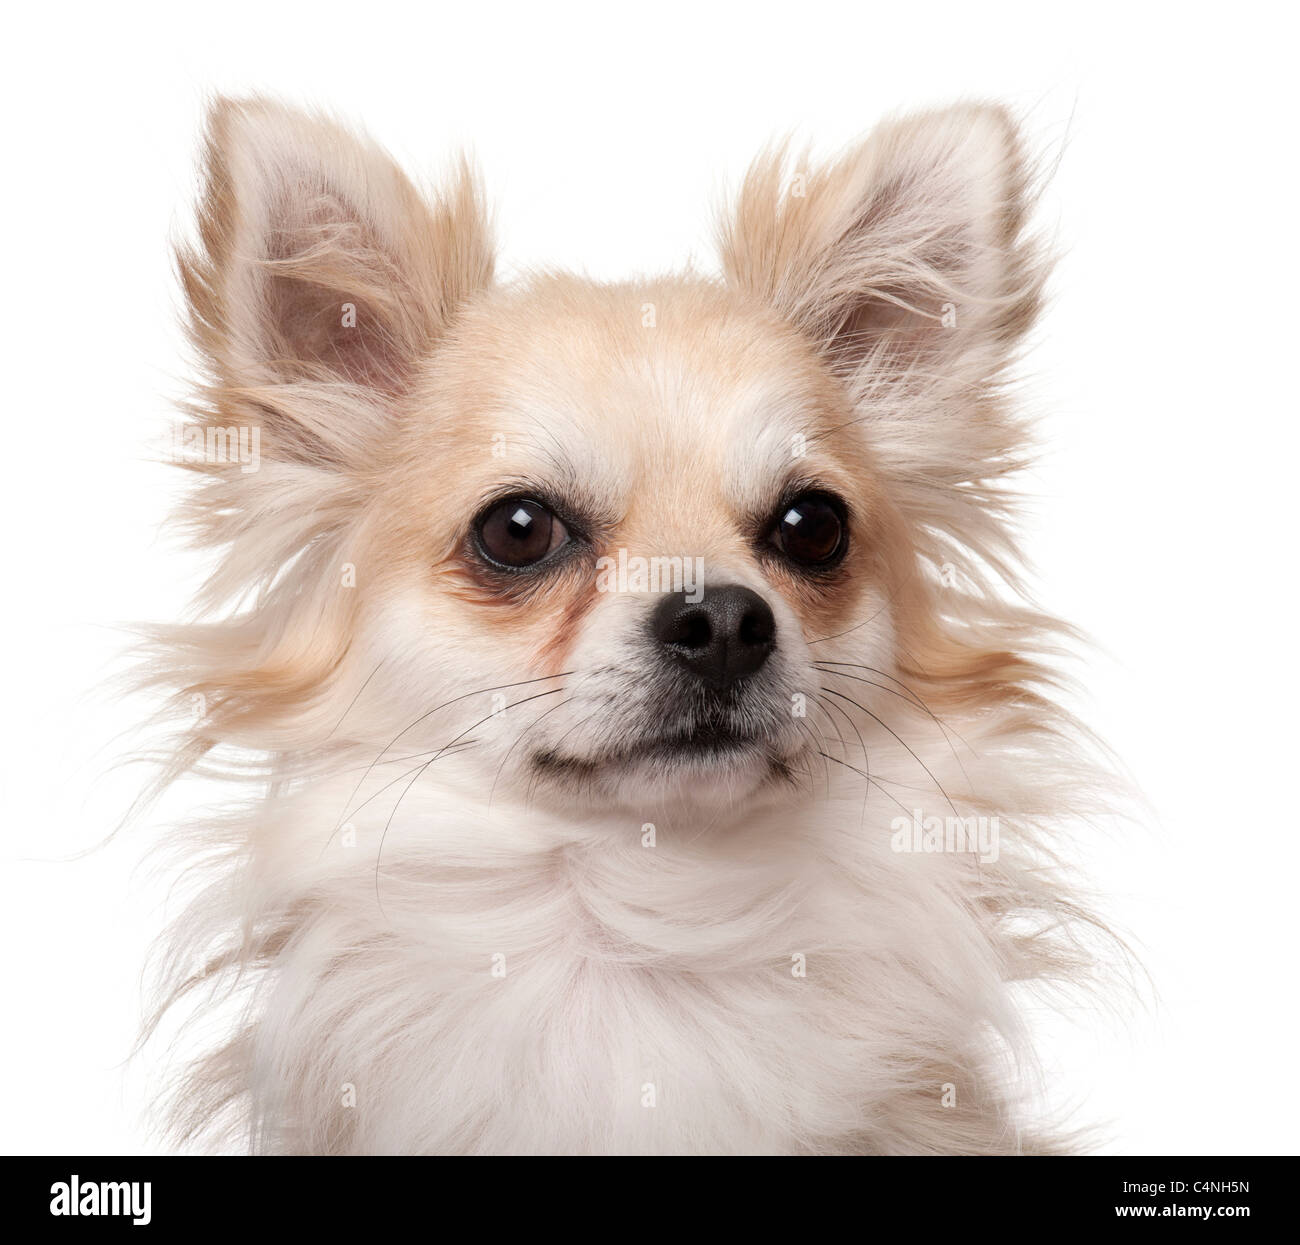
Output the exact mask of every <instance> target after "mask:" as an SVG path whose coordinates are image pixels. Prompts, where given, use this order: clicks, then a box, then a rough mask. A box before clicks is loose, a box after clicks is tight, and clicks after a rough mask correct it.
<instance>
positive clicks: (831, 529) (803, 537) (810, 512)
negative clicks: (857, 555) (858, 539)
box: [772, 493, 848, 567]
mask: <svg viewBox="0 0 1300 1245" xmlns="http://www.w3.org/2000/svg"><path fill="white" fill-rule="evenodd" d="M772 543H773V544H775V545H776V547H777V548H778V549H780V550H781V552H782V553H783V554H785V556H786V557H787V558H789V559H790V561H791V562H796V563H798V564H799V565H800V566H817V567H825V566H829V565H830V564H831V563H834V562H838V561H839V560H840V559H841V558H842V557H843V556H844V553H845V550H846V548H847V545H848V527H847V524H846V523H845V517H844V506H843V503H841V502H840V501H839V499H838V498H836V497H832V496H830V494H828V493H802V494H800V495H799V496H798V497H796V498H794V499H793V500H792V501H790V502H787V503H786V504H785V505H783V506H782V507H781V510H780V513H779V514H778V515H777V519H776V525H775V527H774V529H773V531H772Z"/></svg>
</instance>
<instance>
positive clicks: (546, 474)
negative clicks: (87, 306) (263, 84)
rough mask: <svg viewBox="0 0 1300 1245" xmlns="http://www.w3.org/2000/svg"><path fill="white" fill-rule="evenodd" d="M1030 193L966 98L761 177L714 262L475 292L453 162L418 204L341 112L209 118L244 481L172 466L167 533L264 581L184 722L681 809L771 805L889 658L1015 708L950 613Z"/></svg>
mask: <svg viewBox="0 0 1300 1245" xmlns="http://www.w3.org/2000/svg"><path fill="white" fill-rule="evenodd" d="M1024 198H1025V173H1024V170H1023V167H1022V162H1021V158H1020V156H1019V153H1018V149H1017V142H1016V138H1015V134H1014V130H1013V128H1012V126H1011V124H1010V123H1009V121H1008V119H1007V117H1006V116H1005V115H1004V114H1003V113H1002V112H1001V111H1000V110H998V109H996V108H992V107H985V106H967V107H959V108H955V109H952V110H949V111H944V112H939V113H933V114H928V115H923V116H919V117H915V118H912V119H908V120H903V121H900V122H895V123H890V124H887V125H885V126H883V127H882V128H881V129H879V130H878V131H876V132H875V133H874V134H873V135H872V136H871V137H870V138H869V139H868V140H867V141H865V142H864V143H863V144H861V145H860V146H858V147H856V148H855V149H853V150H851V151H849V152H848V153H847V154H845V155H844V156H843V157H842V158H841V159H839V160H837V161H834V162H831V163H829V164H826V165H822V166H818V167H810V166H808V165H806V164H805V163H801V162H800V161H799V160H798V159H796V158H794V157H792V156H791V155H790V154H789V153H787V152H784V151H778V152H775V153H772V154H769V155H767V156H764V157H763V158H761V159H760V160H759V161H758V162H757V163H756V164H755V166H754V167H753V169H752V170H751V172H750V174H749V175H748V177H747V179H746V181H745V183H744V186H743V189H742V191H741V193H740V196H739V199H738V202H737V204H736V205H735V207H734V210H733V211H732V212H731V214H730V215H729V216H728V218H727V219H726V221H725V223H724V226H723V230H722V238H721V243H722V275H721V277H720V278H719V279H704V278H698V277H689V278H673V279H661V280H652V281H644V282H635V283H627V284H622V285H613V286H610V285H599V284H595V283H592V282H589V281H586V280H581V279H578V278H572V277H563V276H546V277H540V278H536V279H532V280H529V281H527V282H524V283H520V284H513V285H501V284H498V283H497V282H495V280H494V277H493V252H492V247H491V243H490V238H489V229H488V226H487V223H486V217H485V212H484V209H483V207H482V203H481V198H480V195H479V192H478V190H477V188H476V186H475V183H474V180H473V178H472V176H471V174H470V173H469V171H468V170H467V169H465V168H463V167H462V168H461V169H460V170H459V171H458V172H457V174H456V175H455V176H454V177H453V178H452V181H451V185H450V187H449V188H448V189H447V190H445V191H444V193H443V194H441V195H440V196H424V195H422V194H420V193H419V192H417V191H416V189H415V188H414V187H413V186H412V185H411V183H410V182H409V181H408V180H407V179H406V177H405V176H404V175H403V174H402V173H401V172H400V171H399V170H398V168H397V167H396V166H395V165H394V164H393V163H392V161H391V160H390V159H389V157H388V156H387V155H385V154H384V153H383V152H381V151H380V150H379V149H378V148H376V147H375V146H373V145H372V144H370V143H369V142H367V141H365V140H363V139H361V138H358V137H356V136H354V135H352V134H350V133H348V132H346V131H344V130H343V129H341V128H339V127H338V126H336V125H335V124H333V123H331V122H329V121H326V120H324V119H321V118H316V117H311V116H307V115H304V114H301V113H298V112H294V111H291V110H287V109H284V108H281V107H279V106H276V105H273V104H270V103H266V102H261V101H247V102H223V103H220V104H218V105H217V106H216V108H215V109H214V111H213V114H212V119H211V126H210V133H209V142H208V156H207V189H206V192H205V196H204V200H203V208H202V217H201V236H200V239H199V241H198V243H197V244H196V245H194V246H191V247H189V248H187V249H186V250H185V251H184V252H183V253H182V272H183V275H184V279H185V284H186V289H187V293H188V296H189V299H190V302H191V306H192V309H193V331H194V335H195V338H196V341H197V344H198V346H199V348H200V350H201V351H202V353H203V355H204V357H205V360H206V362H207V364H208V368H209V385H208V388H207V390H206V392H205V394H204V400H203V402H202V403H200V408H201V409H200V420H201V425H202V427H203V428H204V430H205V433H211V431H212V430H213V429H217V430H218V431H222V432H224V433H226V434H229V433H230V432H231V430H243V429H246V428H247V429H252V430H253V431H255V432H256V442H257V445H258V447H259V461H258V464H257V467H258V469H257V470H256V471H253V470H247V467H248V466H249V464H248V463H247V462H245V463H242V464H238V465H236V464H231V463H228V462H211V461H207V460H206V459H204V460H201V461H198V462H194V463H191V464H189V465H191V466H193V467H194V468H195V469H197V470H199V471H200V472H201V473H202V474H203V475H204V476H205V487H204V488H203V489H201V490H199V492H198V494H197V496H196V497H195V500H194V501H193V503H192V507H193V509H192V511H191V517H192V519H193V521H194V522H195V524H196V525H197V527H198V528H199V530H200V531H201V532H203V533H204V534H205V536H206V538H207V539H208V540H209V541H211V542H212V543H214V544H219V545H222V546H224V548H225V549H226V557H225V559H224V561H223V562H222V564H221V568H220V570H219V572H218V574H217V576H216V577H215V579H214V581H213V585H212V593H211V600H212V602H214V603H215V602H216V600H218V599H219V598H221V597H223V596H227V595H234V594H238V593H241V592H246V591H247V590H248V589H249V588H250V587H252V588H253V589H254V590H255V592H256V597H255V599H254V600H253V601H252V603H251V604H250V605H249V606H248V607H247V609H245V610H244V611H243V612H242V613H240V614H238V615H237V616H236V617H235V618H234V619H233V620H231V621H230V622H228V623H227V624H225V626H224V629H223V630H221V631H220V633H219V634H217V633H214V634H213V635H211V636H210V637H209V642H208V643H207V644H206V645H205V646H204V648H203V649H202V651H199V652H196V654H195V657H194V669H193V670H192V672H191V679H190V683H191V687H190V690H191V691H194V690H197V691H200V692H202V693H203V695H204V696H205V700H206V703H207V704H208V706H209V710H208V716H207V718H206V719H205V721H204V723H203V724H202V726H201V728H200V730H201V733H202V734H203V737H204V738H205V739H207V740H214V739H223V740H227V741H231V742H234V743H237V744H239V743H248V744H254V745H255V746H257V747H260V748H268V747H269V748H274V749H295V750H313V749H325V748H329V747H332V746H334V745H336V744H342V743H347V742H351V743H356V744H359V745H361V744H363V745H365V746H367V747H371V746H374V747H376V748H378V747H379V746H382V747H383V749H384V751H383V752H382V753H381V754H380V755H381V756H382V757H384V758H385V759H390V758H398V757H401V758H408V759H411V760H412V761H413V762H414V763H415V764H418V765H421V766H423V765H425V763H426V762H427V763H428V764H429V765H432V764H435V763H438V764H442V763H443V762H444V761H445V760H451V759H452V758H456V765H455V773H456V775H457V781H461V782H465V783H468V784H470V785H472V786H474V787H476V788H477V789H479V790H485V789H487V788H488V787H489V786H491V787H493V788H498V787H499V788H503V789H510V790H514V791H516V792H521V791H528V792H531V793H534V794H536V795H538V796H539V797H541V798H555V799H560V800H573V799H574V798H575V797H576V796H577V795H578V794H579V793H581V794H582V795H583V797H584V798H589V797H590V796H591V795H592V793H599V794H600V796H601V797H603V798H605V799H607V800H609V801H612V802H614V803H617V804H620V805H638V804H643V803H644V802H645V801H646V800H647V799H648V798H654V799H658V800H667V801H671V800H673V799H677V798H690V799H692V800H695V801H697V802H698V801H701V800H703V801H707V800H709V799H712V798H714V797H725V798H727V799H731V800H735V799H744V798H746V797H750V796H754V795H756V794H757V793H759V792H765V791H776V790H779V789H780V788H781V787H783V786H785V785H788V784H789V783H790V782H791V781H792V779H793V778H794V777H795V776H796V775H797V774H798V773H800V772H802V771H803V770H804V769H806V767H807V765H808V763H809V759H810V758H811V757H813V756H815V755H816V754H817V753H818V752H820V751H822V749H823V748H824V743H823V740H824V738H825V732H826V731H827V730H829V729H830V727H831V725H834V726H835V729H836V732H837V733H839V732H840V731H841V730H842V729H846V727H845V726H844V723H845V722H847V725H848V726H850V727H852V728H853V730H855V731H859V730H861V729H863V728H864V727H865V728H867V729H870V728H871V722H870V721H869V720H868V717H863V716H862V715H861V714H857V713H856V712H855V710H854V708H853V706H856V708H857V709H859V710H861V711H862V713H863V714H867V715H868V716H869V715H870V705H871V702H872V697H875V698H877V699H878V698H881V697H884V696H886V695H891V696H900V697H901V696H902V695H903V693H901V692H900V691H899V687H901V686H902V684H901V683H899V682H898V680H897V679H896V677H895V676H896V674H897V673H898V672H899V671H900V670H907V671H909V672H911V674H912V675H913V677H916V678H918V679H928V680H933V681H934V683H935V685H936V687H939V688H940V689H941V691H942V694H952V695H972V696H978V697H983V698H985V699H989V698H996V697H997V696H999V695H1003V694H1006V688H1007V687H1008V686H1009V684H1010V676H1009V675H1008V673H1007V669H1006V664H1007V663H1009V662H1010V661H1011V659H1010V658H1006V657H1004V655H1002V654H1000V653H999V652H998V650H997V646H996V644H995V643H994V644H988V643H985V642H984V641H981V642H980V643H973V642H972V641H970V640H969V638H967V639H962V640H959V639H958V638H957V637H956V636H955V634H954V633H953V632H952V631H951V629H950V628H948V627H947V625H946V622H945V620H946V619H950V618H953V617H956V616H958V615H960V614H961V613H962V610H963V608H965V607H964V606H963V604H962V600H963V599H964V597H963V594H962V593H961V592H960V591H958V590H957V588H958V585H957V581H959V580H960V581H962V582H967V583H969V582H972V581H973V580H974V578H975V577H976V576H977V575H978V573H979V572H978V570H977V568H976V563H978V562H980V561H981V560H983V561H988V560H992V561H993V563H994V564H996V560H997V558H998V555H999V551H1000V545H999V541H1000V539H1001V537H1000V530H1001V529H1000V527H999V524H998V509H999V505H1000V503H999V501H998V500H997V494H996V489H995V485H996V483H997V480H998V478H999V477H1000V476H1001V475H1002V474H1003V473H1004V472H1006V471H1008V470H1010V469H1011V468H1012V467H1014V466H1015V465H1017V463H1018V452H1017V449H1018V441H1019V433H1018V430H1017V429H1016V427H1015V425H1014V423H1013V422H1012V421H1011V420H1009V419H1008V418H1007V417H1006V415H1005V413H1004V411H1003V409H1002V405H1001V401H1000V396H999V389H1000V382H1001V380H1002V375H1003V370H1004V368H1005V366H1006V364H1007V362H1008V359H1009V357H1010V353H1011V351H1012V349H1013V347H1014V345H1015V343H1016V341H1017V340H1018V338H1019V337H1020V335H1021V334H1022V333H1023V331H1024V330H1025V328H1026V326H1027V325H1028V324H1029V322H1030V320H1031V319H1032V316H1033V313H1034V311H1035V308H1036V305H1037V301H1038V297H1039V290H1040V285H1041V270H1040V266H1039V265H1038V264H1037V263H1036V261H1035V257H1034V253H1033V251H1032V248H1030V247H1029V246H1028V245H1027V244H1026V243H1025V241H1024V239H1023V237H1022V218H1023V215H1024V208H1025V204H1024ZM209 443H210V442H209ZM945 576H948V577H951V578H952V579H953V581H954V582H953V583H950V584H945V582H944V579H945ZM945 587H949V588H953V589H954V591H953V593H952V594H950V595H949V596H948V597H946V598H945V597H944V596H943V592H944V589H945ZM848 679H854V680H856V681H857V683H858V684H861V686H857V685H854V684H850V683H847V682H844V680H848ZM891 679H893V680H894V683H893V684H891V682H890V680H891ZM836 680H839V682H836ZM830 685H833V686H830ZM868 693H869V694H868ZM832 697H840V698H841V699H840V700H838V701H837V700H835V699H832ZM837 714H838V717H837ZM819 721H820V725H819V724H818V723H819ZM399 732H400V734H399Z"/></svg>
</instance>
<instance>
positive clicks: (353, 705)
mask: <svg viewBox="0 0 1300 1245" xmlns="http://www.w3.org/2000/svg"><path fill="white" fill-rule="evenodd" d="M387 660H388V658H387V657H385V658H383V659H382V660H381V661H380V663H379V665H378V666H376V667H375V668H374V669H373V670H372V671H371V672H370V673H369V674H368V675H366V681H365V682H364V683H362V685H361V686H360V687H359V688H357V694H356V695H355V696H353V697H352V699H351V701H349V702H348V707H347V708H346V709H344V710H343V717H341V718H339V720H338V721H337V722H335V723H334V725H333V727H332V728H331V729H330V733H329V734H328V735H326V736H325V738H326V739H333V738H334V732H335V731H337V730H338V728H339V727H340V726H342V725H343V718H346V717H347V716H348V714H349V713H351V712H352V710H353V709H355V708H356V707H357V701H358V700H360V699H361V693H362V692H364V691H365V690H366V688H368V687H369V686H370V680H371V679H373V678H374V677H375V675H377V674H378V673H379V670H380V667H382V666H383V664H384V662H386V661H387Z"/></svg>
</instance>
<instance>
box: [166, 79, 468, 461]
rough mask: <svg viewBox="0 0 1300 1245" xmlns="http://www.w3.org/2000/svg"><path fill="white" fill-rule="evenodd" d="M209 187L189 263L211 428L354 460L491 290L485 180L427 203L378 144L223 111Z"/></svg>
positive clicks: (257, 112)
mask: <svg viewBox="0 0 1300 1245" xmlns="http://www.w3.org/2000/svg"><path fill="white" fill-rule="evenodd" d="M205 173H206V188H205V191H204V195H203V199H202V203H201V207H200V214H199V231H200V232H199V241H198V244H197V245H194V246H190V247H186V248H183V249H182V250H181V252H180V255H179V261H180V270H181V275H182V280H183V282H184V287H185V291H186V294H187V297H188V299H189V303H190V309H191V327H192V333H193V336H194V339H195V340H196V342H197V344H198V346H199V348H200V350H201V352H202V353H203V355H204V356H205V359H206V361H207V363H208V365H209V370H210V373H211V376H210V381H211V385H210V388H211V390H212V394H211V399H212V400H211V401H210V403H209V417H210V418H217V419H223V418H224V419H227V420H240V419H246V420H251V421H255V422H256V423H257V424H258V425H259V426H261V427H262V428H263V429H264V436H263V441H264V449H263V452H264V454H268V455H269V456H271V457H272V458H279V459H288V460H291V461H297V462H310V463H312V464H313V465H317V466H328V465H331V464H332V463H334V462H335V461H337V460H341V459H346V457H347V454H348V451H349V449H355V448H356V447H357V445H358V444H359V443H360V441H361V440H362V439H363V438H364V437H365V436H366V434H367V433H368V432H371V431H373V430H374V428H373V426H374V425H375V424H378V423H382V421H383V418H384V412H385V411H386V410H390V409H391V408H392V406H393V404H394V401H395V400H396V399H399V398H400V396H401V394H402V393H403V392H404V391H405V390H406V388H407V386H408V385H409V383H410V381H411V377H412V374H413V369H414V367H415V365H416V363H417V362H418V360H419V359H420V358H421V357H422V356H424V355H425V354H427V352H428V351H429V350H430V349H431V348H432V347H433V346H434V345H435V344H436V342H437V341H438V338H439V335H440V334H442V333H443V332H444V331H445V330H446V328H447V326H448V325H449V323H450V321H451V319H452V317H453V316H454V314H455V312H456V309H457V308H458V307H459V306H460V305H461V304H462V303H463V302H464V301H465V300H466V299H468V298H470V297H471V296H472V295H473V294H474V293H475V292H476V291H478V290H480V289H482V288H483V287H484V286H486V285H487V284H488V283H489V281H490V280H491V275H492V263H493V261H492V251H491V247H490V244H489V241H488V236H487V235H488V230H487V227H486V224H485V221H484V214H483V211H482V206H481V202H480V196H479V193H478V190H477V187H476V184H475V182H474V179H473V178H472V176H471V175H470V173H469V171H468V169H467V168H466V167H465V166H464V165H463V164H462V166H461V168H460V170H459V173H458V176H457V177H456V179H455V180H454V182H453V184H452V185H451V186H450V187H449V189H448V190H447V192H446V193H445V194H444V195H443V196H442V197H441V198H440V199H433V200H428V199H426V198H424V197H423V196H422V195H421V194H420V193H419V192H418V191H417V190H416V189H415V187H414V186H413V185H412V184H411V183H410V181H408V180H407V178H406V177H405V175H404V174H403V173H402V172H401V170H400V169H399V168H398V167H397V166H396V164H395V163H394V162H393V161H392V159H391V158H390V157H389V156H388V155H386V154H385V153H384V152H383V151H382V150H380V149H379V148H378V147H377V146H376V145H375V144H373V143H372V142H370V141H368V140H367V139H364V138H361V137H358V136H356V135H354V134H352V133H349V132H348V131H347V130H345V129H343V128H342V127H340V126H339V125H337V124H336V123H334V122H332V121H330V120H327V119H325V118H323V117H319V116H314V115H310V114H306V113H302V112H298V111H295V110H293V109H289V108H286V107H283V106H281V105H278V104H275V103H272V102H269V101H266V100H261V99H251V100H239V101H236V100H228V99H222V100H218V101H217V102H216V103H215V105H214V106H213V107H212V109H211V112H210V114H209V120H208V132H207V144H206V153H205Z"/></svg>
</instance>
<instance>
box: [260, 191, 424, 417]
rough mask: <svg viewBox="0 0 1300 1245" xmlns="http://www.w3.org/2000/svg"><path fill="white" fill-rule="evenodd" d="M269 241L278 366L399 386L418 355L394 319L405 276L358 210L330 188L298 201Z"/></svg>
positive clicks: (294, 373)
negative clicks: (305, 199)
mask: <svg viewBox="0 0 1300 1245" xmlns="http://www.w3.org/2000/svg"><path fill="white" fill-rule="evenodd" d="M266 246H267V251H268V255H267V259H266V263H265V267H266V269H267V275H266V283H265V286H264V306H263V315H264V316H265V320H264V321H263V329H264V332H265V334H266V343H267V346H268V348H269V350H270V351H271V353H272V355H273V363H274V366H275V367H276V368H277V370H279V371H281V372H282V373H283V374H285V375H286V377H292V378H293V379H314V380H321V379H326V380H330V379H332V380H341V381H345V382H347V383H350V384H355V385H363V386H365V387H367V388H371V389H376V390H379V391H380V392H384V393H390V394H392V393H397V392H400V391H401V390H402V389H403V388H404V387H405V385H406V383H407V380H408V377H409V369H410V366H411V362H412V358H411V354H412V349H411V346H412V344H411V343H410V342H409V341H408V340H407V334H406V332H405V328H406V326H405V325H403V324H401V323H400V322H396V323H395V322H394V314H395V309H396V308H397V307H398V306H399V305H400V304H399V299H400V297H401V291H402V289H403V288H404V287H405V285H406V281H405V280H404V278H403V277H402V276H401V274H399V273H398V271H397V269H396V266H395V265H394V263H393V260H392V258H391V257H390V256H389V255H388V254H387V253H386V251H385V250H384V248H383V247H382V246H381V245H380V243H379V240H378V239H377V237H376V236H375V235H374V233H373V231H372V230H371V229H370V228H369V227H368V226H367V225H366V224H364V223H363V222H362V221H361V219H360V214H359V213H357V212H355V211H353V210H352V209H351V208H350V205H348V204H346V203H345V202H343V201H342V200H341V199H340V198H339V197H338V196H337V195H334V194H330V193H323V194H320V195H319V196H318V197H316V198H315V199H313V200H312V201H311V202H310V203H305V204H304V203H301V202H295V203H293V204H292V205H291V206H290V207H289V208H288V210H287V211H285V212H284V213H283V216H282V223H281V225H280V226H279V227H278V228H276V229H274V230H272V231H271V232H270V233H269V235H268V238H267V243H266Z"/></svg>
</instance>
